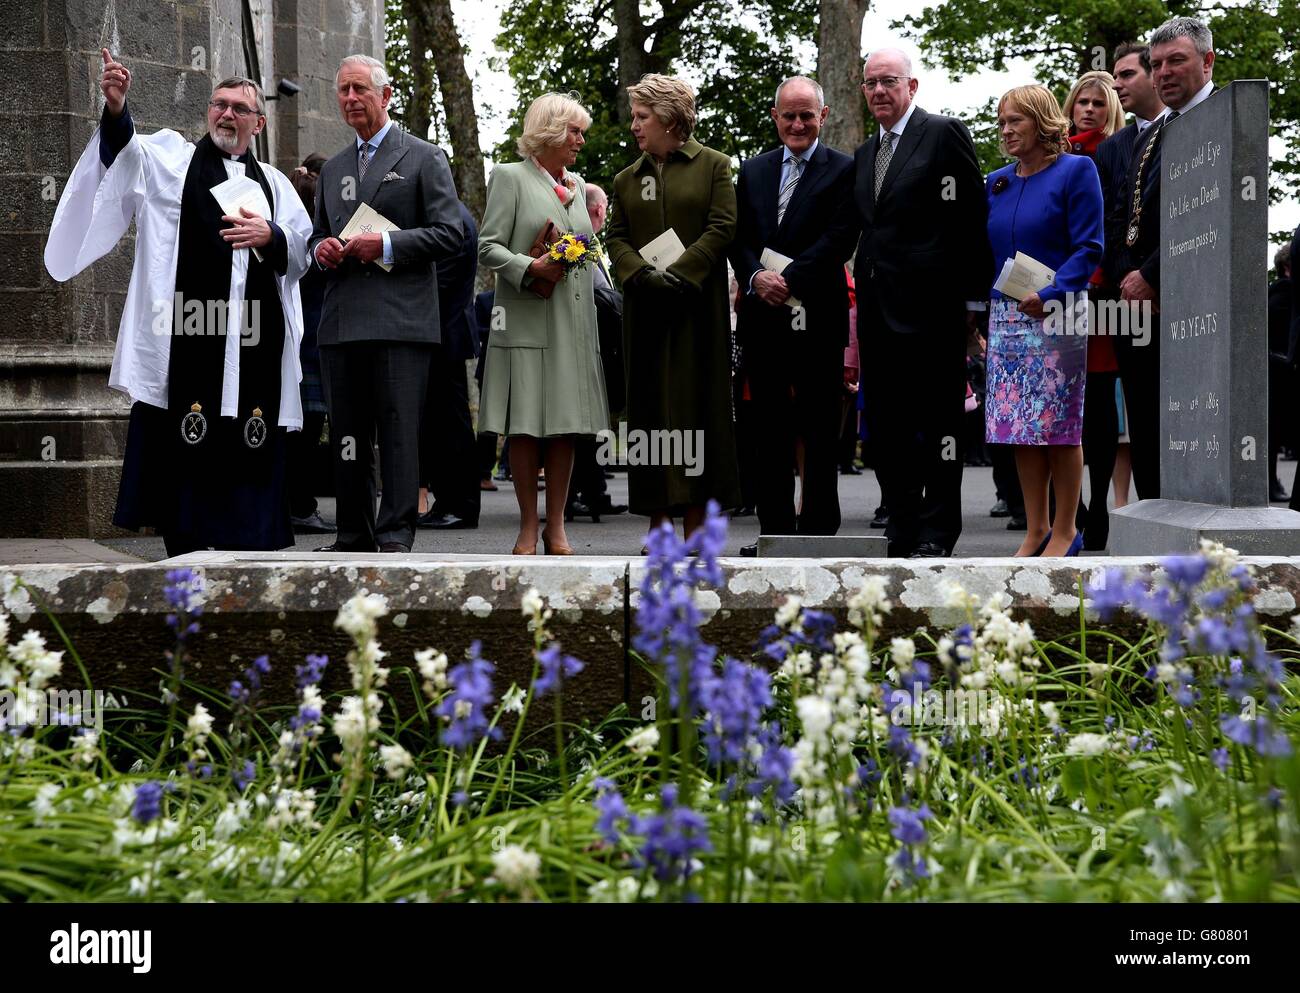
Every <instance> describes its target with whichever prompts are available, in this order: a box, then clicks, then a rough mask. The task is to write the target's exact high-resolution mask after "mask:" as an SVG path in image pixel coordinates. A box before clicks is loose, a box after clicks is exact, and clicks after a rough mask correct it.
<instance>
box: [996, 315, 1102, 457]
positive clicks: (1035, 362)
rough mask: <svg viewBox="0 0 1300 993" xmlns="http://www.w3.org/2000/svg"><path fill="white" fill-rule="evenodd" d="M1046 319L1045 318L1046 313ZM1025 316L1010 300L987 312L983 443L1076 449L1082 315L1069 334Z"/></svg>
mask: <svg viewBox="0 0 1300 993" xmlns="http://www.w3.org/2000/svg"><path fill="white" fill-rule="evenodd" d="M1049 321H1050V315H1049ZM1045 324H1047V322H1045V321H1037V320H1034V319H1033V318H1032V317H1026V316H1025V315H1024V314H1022V313H1021V312H1020V310H1019V309H1018V308H1017V306H1016V301H1014V300H1005V299H1002V300H994V301H992V306H991V310H990V312H989V341H988V363H987V364H988V393H987V401H986V404H985V410H986V414H985V431H986V440H987V441H988V442H990V443H992V444H998V445H1077V444H1079V443H1080V441H1081V439H1082V437H1083V387H1084V382H1085V379H1086V376H1087V372H1086V369H1087V357H1088V333H1087V323H1086V317H1080V318H1078V319H1076V321H1075V322H1074V324H1073V325H1072V326H1070V327H1069V330H1070V332H1071V333H1068V334H1064V333H1052V331H1053V328H1060V327H1062V323H1061V321H1060V320H1059V319H1058V320H1057V321H1056V322H1054V323H1053V324H1050V325H1048V326H1046V327H1045Z"/></svg>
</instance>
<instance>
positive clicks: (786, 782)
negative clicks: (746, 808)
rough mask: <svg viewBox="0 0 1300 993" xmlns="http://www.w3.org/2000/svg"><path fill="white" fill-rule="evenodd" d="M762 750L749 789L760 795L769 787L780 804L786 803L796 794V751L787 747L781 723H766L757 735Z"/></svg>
mask: <svg viewBox="0 0 1300 993" xmlns="http://www.w3.org/2000/svg"><path fill="white" fill-rule="evenodd" d="M755 740H756V741H757V742H758V744H759V747H760V748H761V749H762V752H761V753H760V754H759V758H758V762H757V763H756V764H755V768H754V773H755V777H756V778H755V779H754V781H752V782H750V783H749V784H748V787H747V789H748V790H749V792H750V794H751V795H753V796H758V795H760V794H761V793H762V792H763V791H764V790H766V789H767V788H768V787H771V788H772V796H773V798H774V799H775V800H776V802H777V803H778V804H780V803H786V802H787V801H788V800H789V799H790V798H791V797H792V796H794V791H795V786H794V780H793V779H792V778H791V777H792V775H793V773H794V751H793V750H792V749H790V748H787V747H786V746H785V744H784V741H783V739H782V736H781V725H780V724H778V723H776V722H775V721H774V722H772V723H771V724H767V725H764V727H762V728H761V729H760V730H759V732H758V734H757V735H755Z"/></svg>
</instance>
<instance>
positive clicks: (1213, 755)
mask: <svg viewBox="0 0 1300 993" xmlns="http://www.w3.org/2000/svg"><path fill="white" fill-rule="evenodd" d="M1210 761H1211V762H1213V763H1214V767H1215V768H1216V769H1218V770H1219V771H1220V772H1226V771H1227V769H1228V750H1227V749H1226V748H1216V749H1214V750H1213V751H1211V752H1210Z"/></svg>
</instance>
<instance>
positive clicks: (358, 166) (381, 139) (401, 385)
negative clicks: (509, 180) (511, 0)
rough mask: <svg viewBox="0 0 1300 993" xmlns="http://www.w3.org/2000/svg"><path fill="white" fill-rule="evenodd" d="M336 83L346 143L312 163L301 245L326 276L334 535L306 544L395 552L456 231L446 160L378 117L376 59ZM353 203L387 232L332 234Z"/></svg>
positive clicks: (410, 532) (410, 511) (358, 64)
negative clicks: (316, 165) (387, 225)
mask: <svg viewBox="0 0 1300 993" xmlns="http://www.w3.org/2000/svg"><path fill="white" fill-rule="evenodd" d="M335 91H336V95H337V97H338V101H339V111H340V113H341V114H342V115H343V119H344V120H345V121H346V122H347V123H348V126H349V127H351V128H353V129H354V130H355V131H356V133H357V138H356V141H355V142H349V143H348V147H346V148H345V149H343V151H341V152H339V153H338V154H337V155H335V156H334V157H333V158H332V159H330V160H329V161H328V162H326V163H325V165H324V167H323V168H322V169H321V176H320V185H319V188H318V190H317V194H316V218H315V230H314V231H313V232H312V240H311V243H310V245H309V252H310V254H311V257H312V258H313V259H314V260H315V262H316V264H317V265H319V266H321V267H322V268H323V269H325V270H327V272H326V285H325V300H324V304H323V305H322V311H321V320H320V326H319V329H318V331H317V338H318V341H319V343H320V353H321V367H322V368H321V371H322V374H323V378H324V386H325V403H326V406H328V408H329V414H330V435H331V443H332V445H333V446H334V449H335V452H334V457H335V462H334V467H335V468H334V473H335V480H336V493H337V496H338V514H337V516H338V539H337V541H336V542H335V543H334V544H333V545H327V546H325V547H324V548H322V549H319V550H320V551H331V552H333V551H338V552H372V551H375V549H376V547H378V549H379V550H380V551H383V552H405V551H410V549H411V544H412V542H413V541H414V538H415V521H416V517H417V516H418V505H417V501H418V497H419V488H420V479H419V476H420V454H419V453H420V419H421V416H422V414H423V409H424V398H425V395H426V394H427V392H428V388H429V366H430V362H431V360H432V354H433V346H434V345H435V344H437V343H438V341H439V339H440V333H439V331H440V329H439V324H440V322H439V317H438V294H437V274H436V271H435V263H437V262H440V261H441V260H443V259H445V258H447V257H449V256H450V255H451V254H452V253H453V252H455V251H456V249H457V248H459V247H460V243H461V237H462V235H463V230H462V227H461V221H460V212H459V210H458V209H457V201H456V188H455V185H454V184H453V183H452V179H451V169H450V167H449V166H448V165H447V156H446V155H445V154H444V153H443V151H442V150H441V149H440V148H436V147H435V146H433V145H430V144H429V143H428V142H424V141H421V140H420V139H418V138H415V137H413V136H412V135H409V134H406V133H404V132H403V131H401V130H400V129H399V128H396V127H394V126H393V124H392V122H391V121H390V120H389V119H388V103H389V101H390V100H391V99H392V95H393V88H392V86H391V85H390V84H389V81H388V75H387V73H386V72H385V71H384V65H383V63H382V62H380V61H378V60H377V59H373V58H371V57H369V56H367V55H349V56H348V57H347V58H346V59H344V60H343V63H342V64H341V65H340V66H339V71H338V75H337V76H336V77H335ZM363 203H364V204H368V205H369V206H370V207H371V208H373V209H374V210H375V211H377V212H378V213H379V214H381V215H383V217H385V218H387V219H388V221H390V222H391V223H392V224H393V225H395V226H396V227H397V229H398V230H395V231H391V232H389V231H383V232H378V231H369V232H365V233H360V234H356V235H354V236H353V237H350V238H349V239H348V241H347V244H346V245H344V244H343V242H342V241H340V239H339V235H340V234H341V233H342V231H343V229H344V228H345V227H346V226H347V224H348V221H349V220H351V219H352V216H353V214H354V213H355V212H356V211H357V209H358V208H359V207H360V206H361V205H362V204H363ZM379 263H383V264H384V265H391V266H392V268H391V270H385V269H383V268H380V265H379ZM376 434H377V435H378V440H379V466H380V472H381V475H382V477H383V500H382V502H381V504H380V507H379V517H378V520H377V521H376V518H375V478H374V450H373V447H372V445H373V439H374V438H375V436H376Z"/></svg>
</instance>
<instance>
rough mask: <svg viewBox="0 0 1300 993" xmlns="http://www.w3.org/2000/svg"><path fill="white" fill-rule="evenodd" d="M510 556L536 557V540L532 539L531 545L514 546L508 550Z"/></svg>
mask: <svg viewBox="0 0 1300 993" xmlns="http://www.w3.org/2000/svg"><path fill="white" fill-rule="evenodd" d="M510 554H511V555H536V554H537V540H536V539H534V540H533V543H532V544H531V545H515V547H514V548H512V549H511V550H510Z"/></svg>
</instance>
